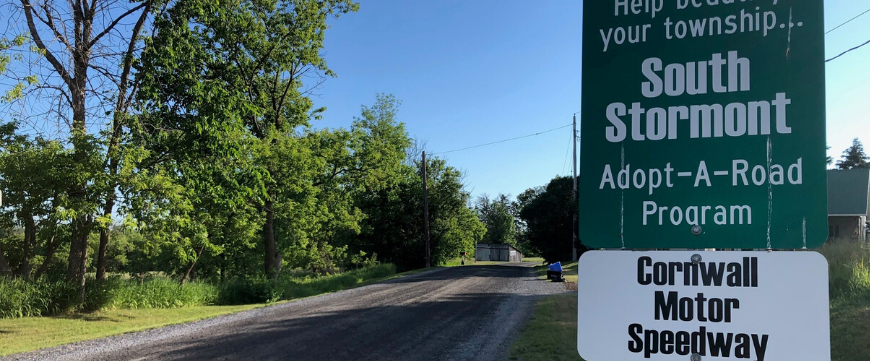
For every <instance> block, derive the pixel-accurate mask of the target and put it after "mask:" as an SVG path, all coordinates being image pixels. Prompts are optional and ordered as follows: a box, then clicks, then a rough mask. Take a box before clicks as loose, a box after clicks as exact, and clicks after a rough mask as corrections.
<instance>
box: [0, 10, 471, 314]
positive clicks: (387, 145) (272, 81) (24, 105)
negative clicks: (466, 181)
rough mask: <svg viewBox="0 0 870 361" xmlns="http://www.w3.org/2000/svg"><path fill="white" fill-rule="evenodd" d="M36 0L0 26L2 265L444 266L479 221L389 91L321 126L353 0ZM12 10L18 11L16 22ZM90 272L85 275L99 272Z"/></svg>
mask: <svg viewBox="0 0 870 361" xmlns="http://www.w3.org/2000/svg"><path fill="white" fill-rule="evenodd" d="M93 3H94V4H97V3H100V4H98V5H99V6H92V7H89V6H88V5H87V3H85V2H82V3H80V2H74V3H71V2H57V3H52V2H47V3H46V6H42V7H36V6H30V3H29V2H28V1H23V0H22V1H21V3H18V4H12V5H10V7H9V8H10V12H9V13H8V14H6V15H4V16H3V17H4V18H6V19H7V20H9V19H12V18H13V17H18V18H20V19H22V21H20V22H15V24H20V28H18V29H17V30H18V33H16V34H13V35H14V36H12V37H10V38H3V39H0V65H2V66H0V72H2V74H3V76H5V77H6V78H7V79H9V80H12V84H13V86H11V87H10V88H8V89H6V92H5V94H4V95H3V99H2V100H3V101H4V102H6V103H7V104H8V106H7V109H9V112H8V113H7V114H6V115H5V118H6V119H5V120H4V121H5V122H6V123H5V124H3V125H2V127H0V146H2V151H0V188H2V191H3V203H2V212H0V225H2V226H0V228H2V232H3V234H2V235H0V236H2V237H0V275H4V276H7V277H16V278H19V279H22V280H36V279H41V278H42V279H51V280H54V279H63V280H65V281H66V282H68V283H71V284H74V285H75V286H76V287H77V288H78V292H79V297H80V302H84V299H85V296H86V289H87V287H86V285H87V284H88V282H90V281H89V280H90V279H94V280H96V281H97V282H98V283H102V282H104V281H105V280H106V279H107V278H109V276H110V275H111V274H114V273H124V274H132V275H146V274H149V273H150V272H154V271H159V272H161V273H163V274H166V275H171V276H172V277H173V278H174V279H175V280H176V281H178V282H181V283H183V282H185V281H186V280H190V279H194V278H196V279H202V280H210V281H215V282H217V281H225V282H226V281H228V280H233V279H239V278H250V277H264V278H265V279H277V278H278V277H279V276H280V275H282V274H284V273H286V272H288V269H304V270H308V271H309V272H311V273H315V274H321V275H325V274H332V273H336V272H339V271H341V270H347V269H352V268H359V267H364V266H370V265H374V264H376V263H378V262H389V263H394V264H396V265H397V267H398V268H399V269H400V270H403V269H411V268H417V267H420V266H422V265H423V264H424V261H425V258H424V255H425V250H424V239H423V223H422V220H423V204H422V203H423V197H422V196H423V189H422V184H423V182H422V178H421V175H422V167H423V166H426V167H427V176H428V189H429V207H430V208H429V214H430V222H431V244H432V248H431V254H432V260H433V263H434V264H438V263H441V262H444V261H446V260H447V259H449V258H453V257H455V256H456V255H458V254H459V252H461V251H466V252H472V251H473V249H474V244H475V242H477V241H478V240H480V239H481V238H482V236H483V234H484V232H485V228H484V227H483V225H482V224H481V223H480V222H479V220H478V218H477V217H476V216H475V213H474V212H473V211H472V210H471V209H469V208H468V207H467V206H466V204H468V203H469V199H468V197H469V194H468V193H467V192H466V191H465V190H464V189H463V185H462V183H461V174H460V172H459V171H458V170H457V169H455V168H453V167H451V166H449V165H447V164H446V163H445V161H444V160H442V159H438V158H434V159H429V160H427V164H426V165H423V164H421V162H420V160H419V154H418V153H419V152H420V151H421V149H419V148H420V147H419V145H418V143H417V142H415V141H414V140H413V139H411V138H410V137H409V136H408V134H407V131H406V130H405V128H404V125H403V124H402V123H401V122H399V121H398V120H397V118H396V114H397V111H398V107H399V101H397V100H396V99H395V98H394V97H393V96H391V95H378V96H377V99H376V101H375V102H374V104H372V105H371V106H363V107H362V111H361V113H360V115H359V117H356V118H355V119H354V120H353V123H352V125H351V126H350V128H349V129H343V128H339V129H317V128H315V127H314V126H313V123H314V121H316V120H317V119H320V118H321V117H322V115H323V111H324V109H322V108H315V106H314V102H313V101H312V99H311V96H312V94H313V92H314V91H316V89H317V88H318V86H319V85H320V84H321V83H322V82H323V81H325V80H326V79H328V78H329V77H331V76H334V74H333V72H332V71H331V70H330V69H329V68H328V67H327V65H326V61H325V60H324V58H323V57H322V56H321V51H322V49H323V42H324V37H325V31H326V29H327V20H328V19H333V18H337V17H339V16H341V15H345V14H347V13H350V12H353V11H356V10H357V7H358V6H357V4H355V3H353V2H351V1H349V0H290V1H245V0H242V1H211V0H178V1H157V0H144V1H138V2H137V1H134V2H129V3H128V2H114V1H110V2H105V3H103V2H102V1H95V2H93ZM10 21H11V20H10ZM91 277H93V278H91Z"/></svg>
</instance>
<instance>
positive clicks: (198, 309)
mask: <svg viewBox="0 0 870 361" xmlns="http://www.w3.org/2000/svg"><path fill="white" fill-rule="evenodd" d="M424 271H427V269H425V268H423V269H416V270H411V271H407V272H402V273H396V271H395V266H393V265H391V264H387V265H379V266H375V267H369V268H364V269H359V270H353V271H348V272H345V273H342V274H338V275H331V276H324V277H299V276H295V277H290V276H288V277H287V279H286V280H283V281H281V280H279V281H277V282H276V283H275V284H274V285H271V286H270V287H272V286H274V287H275V290H277V291H279V292H281V296H280V297H281V298H283V297H285V296H286V297H287V298H292V299H298V298H304V297H311V296H316V295H320V294H324V293H329V292H336V291H341V290H344V289H349V288H355V287H360V286H364V285H368V284H372V283H376V282H383V281H386V280H390V279H394V278H399V277H404V276H409V275H412V274H416V273H420V272H424ZM149 282H150V281H149ZM131 284H132V283H131ZM142 286H143V287H141V289H140V290H138V291H137V290H135V287H131V286H129V285H126V284H125V285H123V286H121V287H119V288H114V289H111V291H110V292H112V294H111V295H104V296H105V297H110V298H111V297H114V298H113V299H115V300H117V302H116V303H109V305H113V306H111V307H108V306H107V307H106V308H104V309H102V310H100V311H96V312H91V313H72V314H68V315H61V316H53V317H19V318H8V319H0V356H3V355H8V354H13V353H20V352H27V351H33V350H38V349H41V348H46V347H54V346H59V345H63V344H67V343H72V342H78V341H85V340H93V339H97V338H101V337H107V336H112V335H118V334H122V333H128V332H136V331H142V330H146V329H151V328H157V327H163V326H167V325H173V324H179V323H185V322H191V321H196V320H201V319H205V318H210V317H215V316H219V315H224V314H229V313H234V312H239V311H245V310H249V309H253V308H258V307H263V306H265V305H266V304H264V303H250V304H243V305H234V306H203V305H196V306H191V305H189V304H188V305H187V306H185V305H183V304H182V305H181V306H178V305H177V304H166V303H160V302H158V303H154V302H156V301H154V300H152V301H151V302H150V303H146V302H144V301H140V302H139V303H138V304H137V305H138V306H139V307H130V303H129V301H124V300H133V299H136V296H135V295H136V294H137V292H139V293H138V294H139V295H140V296H142V297H149V298H152V299H153V298H154V295H155V294H157V295H172V294H173V293H178V292H186V293H184V294H181V296H182V297H188V299H196V297H201V296H202V294H203V292H204V290H208V288H207V287H212V288H213V289H212V291H214V292H215V294H217V293H218V292H219V291H217V290H216V289H215V286H209V285H205V284H200V285H196V284H194V285H193V286H192V287H191V288H190V290H187V291H179V290H178V289H176V288H182V287H179V286H178V285H177V284H175V283H167V284H162V283H159V282H158V283H155V284H154V285H150V286H149V285H148V282H145V283H144V284H143V285H142ZM187 286H188V285H185V287H187ZM155 290H156V291H155ZM221 291H223V292H227V291H226V289H223V290H221ZM107 292H109V291H107ZM211 297H212V298H213V299H214V298H215V297H217V296H215V295H213V296H211ZM160 299H161V298H160V297H157V300H160ZM161 305H164V306H167V307H173V308H158V307H159V306H161ZM173 305H174V306H173Z"/></svg>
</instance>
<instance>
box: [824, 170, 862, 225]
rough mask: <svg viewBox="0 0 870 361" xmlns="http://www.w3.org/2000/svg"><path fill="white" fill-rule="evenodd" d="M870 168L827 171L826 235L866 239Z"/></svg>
mask: <svg viewBox="0 0 870 361" xmlns="http://www.w3.org/2000/svg"><path fill="white" fill-rule="evenodd" d="M868 204H870V169H850V170H828V238H829V239H831V238H843V239H854V240H858V239H861V240H863V239H865V237H866V232H867V220H868V217H870V206H868Z"/></svg>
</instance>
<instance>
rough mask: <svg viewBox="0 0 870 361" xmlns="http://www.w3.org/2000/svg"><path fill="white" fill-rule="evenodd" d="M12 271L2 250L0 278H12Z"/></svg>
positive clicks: (0, 249) (0, 255)
mask: <svg viewBox="0 0 870 361" xmlns="http://www.w3.org/2000/svg"><path fill="white" fill-rule="evenodd" d="M11 276H12V269H10V268H9V262H7V261H6V256H5V255H3V249H2V248H0V277H11Z"/></svg>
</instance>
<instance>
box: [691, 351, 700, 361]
mask: <svg viewBox="0 0 870 361" xmlns="http://www.w3.org/2000/svg"><path fill="white" fill-rule="evenodd" d="M691 360H692V361H701V355H699V354H696V353H693V354H692V357H691Z"/></svg>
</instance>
